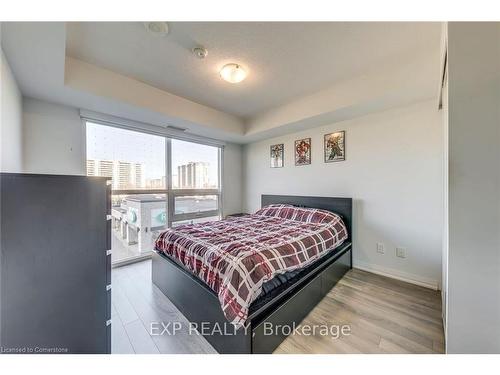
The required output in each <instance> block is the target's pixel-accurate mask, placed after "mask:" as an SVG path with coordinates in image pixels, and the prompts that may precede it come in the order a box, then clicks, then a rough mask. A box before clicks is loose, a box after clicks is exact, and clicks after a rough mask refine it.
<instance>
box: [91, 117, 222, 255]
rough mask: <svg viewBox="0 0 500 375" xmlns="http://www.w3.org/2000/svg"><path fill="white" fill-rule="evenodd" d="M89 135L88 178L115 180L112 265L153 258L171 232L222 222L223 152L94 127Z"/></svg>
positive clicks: (147, 135)
mask: <svg viewBox="0 0 500 375" xmlns="http://www.w3.org/2000/svg"><path fill="white" fill-rule="evenodd" d="M86 131H87V175H88V176H102V177H110V178H111V179H112V190H113V195H112V223H113V225H112V228H113V229H112V231H113V233H112V234H113V235H112V260H113V262H115V263H117V262H120V261H124V260H130V259H133V258H138V259H139V258H142V257H145V256H150V254H151V250H152V248H153V243H154V240H155V239H156V237H157V235H158V234H159V233H160V231H161V230H164V229H165V228H167V227H168V226H178V225H182V224H187V223H194V222H201V221H207V220H217V219H219V218H220V213H219V190H218V188H219V148H217V147H213V146H207V145H202V144H198V143H193V142H187V141H181V140H176V139H171V140H170V143H169V142H168V141H167V138H166V137H163V136H158V135H152V134H147V133H141V132H137V131H131V130H126V129H121V128H117V127H111V126H105V125H100V124H95V123H91V122H87V123H86ZM167 147H170V148H171V149H170V155H171V160H166V155H167V154H168V153H167V150H166V149H167ZM167 163H171V164H170V170H171V176H168V175H167ZM169 182H170V184H169Z"/></svg>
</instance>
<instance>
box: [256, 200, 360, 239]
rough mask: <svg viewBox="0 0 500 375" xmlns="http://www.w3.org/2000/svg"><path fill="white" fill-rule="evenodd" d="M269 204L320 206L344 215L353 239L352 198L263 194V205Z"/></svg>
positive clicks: (350, 236)
mask: <svg viewBox="0 0 500 375" xmlns="http://www.w3.org/2000/svg"><path fill="white" fill-rule="evenodd" d="M269 204H291V205H294V206H298V207H309V208H320V209H322V210H327V211H331V212H334V213H336V214H337V215H340V216H341V217H342V220H343V221H344V223H345V225H346V226H347V232H348V234H349V240H350V241H352V198H334V197H303V196H295V195H262V199H261V207H264V206H267V205H269Z"/></svg>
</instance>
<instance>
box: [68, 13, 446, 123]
mask: <svg viewBox="0 0 500 375" xmlns="http://www.w3.org/2000/svg"><path fill="white" fill-rule="evenodd" d="M169 25H170V33H169V35H168V36H166V37H155V36H152V35H150V34H149V33H148V32H146V30H145V29H144V27H143V25H142V23H140V22H130V23H124V22H119V23H117V22H104V23H100V22H92V23H68V24H67V25H66V55H68V56H71V57H74V58H77V59H79V60H83V61H85V62H88V63H90V64H94V65H97V66H100V67H102V68H106V69H109V70H112V71H114V72H116V73H119V74H122V75H125V76H128V77H130V78H134V79H136V80H139V81H142V82H144V83H147V84H149V85H151V86H154V87H156V88H159V89H161V90H164V91H167V92H170V93H173V94H176V95H178V96H182V97H185V98H187V99H190V100H192V101H194V102H197V103H200V104H203V105H206V106H209V107H213V108H215V109H218V110H220V111H223V112H226V113H229V114H233V115H236V116H239V117H243V118H245V119H248V118H250V117H253V116H256V115H258V114H260V113H262V112H265V111H267V110H269V109H271V108H274V107H277V106H280V105H283V104H285V103H288V102H290V101H293V100H295V99H297V98H300V97H302V96H305V95H310V94H313V93H315V92H317V91H320V90H324V89H326V88H328V87H331V86H334V85H335V84H337V83H339V82H343V81H347V80H349V79H352V78H353V77H357V76H359V75H360V74H365V73H367V72H370V71H373V70H376V69H380V68H381V67H383V66H385V65H391V66H392V65H394V63H395V62H397V61H398V60H400V59H401V60H405V61H408V59H412V56H415V57H418V56H420V55H422V54H425V53H428V52H429V51H438V50H439V42H440V24H439V23H411V22H410V23H390V22H379V23H368V22H365V23H361V22H350V23H343V22H328V23H298V22H288V23H278V22H271V23H262V22H254V23H248V22H245V23H222V22H212V23H210V22H186V23H182V22H173V23H169ZM198 44H201V45H203V46H204V47H205V48H207V49H208V56H207V58H206V59H204V60H199V59H197V58H196V57H194V55H193V54H192V53H191V49H192V48H193V47H194V46H196V45H198ZM227 62H236V63H239V64H242V65H243V66H244V67H245V68H247V70H248V72H249V75H248V78H247V79H246V80H245V81H244V82H242V83H240V84H237V85H233V84H230V83H226V82H224V81H222V80H221V79H220V77H219V75H218V71H219V69H220V67H221V66H222V65H224V64H225V63H227ZM436 63H437V62H436ZM435 78H436V77H429V79H432V80H434V79H435Z"/></svg>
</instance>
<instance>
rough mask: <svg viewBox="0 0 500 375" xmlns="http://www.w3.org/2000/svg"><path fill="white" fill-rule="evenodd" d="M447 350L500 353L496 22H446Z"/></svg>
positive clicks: (499, 49)
mask: <svg viewBox="0 0 500 375" xmlns="http://www.w3.org/2000/svg"><path fill="white" fill-rule="evenodd" d="M448 61H449V69H448V73H449V75H448V129H449V252H448V321H447V331H448V332H447V345H446V348H447V352H448V353H500V198H499V196H500V112H499V107H500V23H450V24H449V25H448Z"/></svg>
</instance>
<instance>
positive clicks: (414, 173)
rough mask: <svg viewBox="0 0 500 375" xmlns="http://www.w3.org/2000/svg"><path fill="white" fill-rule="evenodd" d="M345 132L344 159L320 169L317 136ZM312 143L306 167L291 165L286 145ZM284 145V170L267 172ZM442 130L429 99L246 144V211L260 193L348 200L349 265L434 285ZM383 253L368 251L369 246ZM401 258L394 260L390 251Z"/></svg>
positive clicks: (438, 264) (437, 264)
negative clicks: (272, 149) (400, 252)
mask: <svg viewBox="0 0 500 375" xmlns="http://www.w3.org/2000/svg"><path fill="white" fill-rule="evenodd" d="M336 130H345V131H346V161H344V162H337V163H324V161H323V135H324V134H326V133H329V132H332V131H336ZM304 137H311V138H312V164H311V165H309V166H300V167H296V166H294V165H293V163H294V160H293V142H294V140H296V139H300V138H304ZM275 143H284V144H285V167H284V168H270V167H269V146H270V145H271V144H275ZM442 149H443V145H442V124H441V117H440V114H439V112H438V110H437V106H436V103H435V101H428V102H421V103H418V104H415V105H412V106H409V107H404V108H398V109H394V110H390V111H386V112H381V113H377V114H373V115H368V116H365V117H361V118H357V119H354V120H349V121H345V122H339V123H336V124H332V125H330V126H323V127H318V128H314V129H311V130H309V131H302V132H299V133H294V134H291V135H287V136H283V137H278V138H274V139H269V140H267V141H261V142H257V143H252V144H249V145H247V146H246V147H245V151H244V170H245V185H244V186H245V190H244V200H245V208H246V210H247V211H251V212H253V211H255V210H256V209H257V208H258V207H259V205H260V195H261V194H269V193H270V194H291V195H318V196H332V197H352V198H354V222H353V231H354V233H353V237H354V253H353V255H354V265H355V266H358V267H362V268H365V269H370V270H372V271H376V272H382V273H387V274H391V275H393V276H396V277H399V278H401V279H406V280H411V281H414V282H417V283H420V284H423V285H426V286H431V287H437V285H438V284H439V283H440V278H441V236H442ZM377 242H382V243H384V245H385V254H383V255H382V254H379V253H377V252H376V243H377ZM396 246H402V247H405V248H406V249H407V258H406V259H401V258H397V257H396V256H395V247H396Z"/></svg>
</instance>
